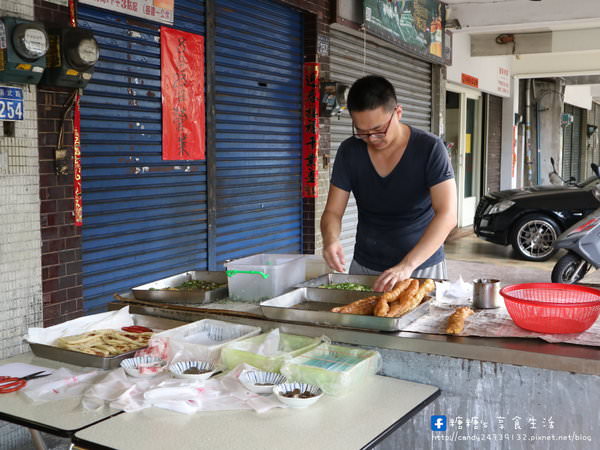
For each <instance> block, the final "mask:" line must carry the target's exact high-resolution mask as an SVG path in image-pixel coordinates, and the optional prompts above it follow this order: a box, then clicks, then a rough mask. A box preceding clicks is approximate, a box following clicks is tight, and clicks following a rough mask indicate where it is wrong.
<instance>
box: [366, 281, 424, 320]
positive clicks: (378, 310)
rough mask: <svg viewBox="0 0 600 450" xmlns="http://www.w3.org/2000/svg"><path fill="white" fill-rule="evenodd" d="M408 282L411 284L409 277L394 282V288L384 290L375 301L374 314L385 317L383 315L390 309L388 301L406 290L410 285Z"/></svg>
mask: <svg viewBox="0 0 600 450" xmlns="http://www.w3.org/2000/svg"><path fill="white" fill-rule="evenodd" d="M410 284H411V279H410V278H409V279H407V280H403V281H399V282H398V283H396V284H395V286H394V289H392V290H391V291H389V292H386V293H385V294H383V295H382V296H381V297H379V300H378V302H377V305H375V309H374V311H373V313H374V314H375V315H376V316H379V317H385V315H386V314H387V313H388V311H389V310H390V303H391V302H393V301H395V300H396V299H397V298H399V297H400V296H401V295H402V294H403V293H404V292H405V291H406V289H407V288H408V287H409V286H410ZM417 286H418V283H417Z"/></svg>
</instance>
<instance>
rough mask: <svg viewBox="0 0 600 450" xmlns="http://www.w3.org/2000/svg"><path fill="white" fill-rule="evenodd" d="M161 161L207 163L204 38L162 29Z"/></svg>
mask: <svg viewBox="0 0 600 450" xmlns="http://www.w3.org/2000/svg"><path fill="white" fill-rule="evenodd" d="M160 69H161V76H160V78H161V80H160V86H161V91H162V159H163V160H169V161H173V160H198V159H205V143H204V136H205V125H204V120H205V97H204V37H203V36H199V35H197V34H192V33H187V32H185V31H179V30H174V29H172V28H168V27H160Z"/></svg>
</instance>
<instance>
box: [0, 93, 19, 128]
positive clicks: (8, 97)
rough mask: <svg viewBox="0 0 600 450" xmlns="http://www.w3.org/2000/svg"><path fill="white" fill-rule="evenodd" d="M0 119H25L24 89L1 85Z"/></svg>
mask: <svg viewBox="0 0 600 450" xmlns="http://www.w3.org/2000/svg"><path fill="white" fill-rule="evenodd" d="M0 120H23V89H21V88H13V87H2V86H0Z"/></svg>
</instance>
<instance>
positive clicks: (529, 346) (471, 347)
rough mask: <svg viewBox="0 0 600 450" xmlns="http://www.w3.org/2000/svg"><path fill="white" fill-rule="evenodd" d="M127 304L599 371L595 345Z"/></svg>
mask: <svg viewBox="0 0 600 450" xmlns="http://www.w3.org/2000/svg"><path fill="white" fill-rule="evenodd" d="M111 305H112V307H113V308H118V307H120V306H123V304H122V303H119V302H115V303H112V304H111ZM129 306H130V310H131V312H133V313H139V314H149V315H155V316H160V317H165V318H169V319H176V320H185V321H195V320H199V319H203V318H207V317H212V318H217V319H220V320H227V321H229V322H235V323H244V324H249V325H255V326H260V327H262V328H263V329H271V328H275V327H279V328H281V330H282V331H283V332H286V333H291V334H302V335H305V336H321V335H327V336H329V338H331V340H332V341H335V342H340V343H344V344H354V345H361V346H369V347H377V348H380V349H388V350H398V351H405V352H415V353H425V354H432V355H439V356H446V357H452V358H462V359H467V360H475V361H484V362H492V363H499V364H512V365H517V366H525V367H532V368H538V369H549V370H559V371H566V372H572V373H577V374H590V375H600V347H585V346H578V345H571V344H550V343H546V342H544V341H542V340H539V339H521V338H478V337H453V336H441V335H430V334H418V333H406V332H376V331H367V330H351V329H341V328H330V327H325V326H320V325H302V324H295V323H287V322H280V321H272V320H268V319H266V318H265V319H253V318H245V317H238V316H229V315H225V314H214V313H210V312H204V311H202V312H201V311H199V312H195V311H177V310H171V309H166V308H158V307H151V306H141V305H135V304H130V305H129Z"/></svg>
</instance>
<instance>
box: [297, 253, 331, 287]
mask: <svg viewBox="0 0 600 450" xmlns="http://www.w3.org/2000/svg"><path fill="white" fill-rule="evenodd" d="M303 258H304V266H305V267H306V269H305V270H306V274H305V277H304V281H308V280H312V279H313V278H317V277H320V276H321V275H325V274H328V273H332V272H333V269H331V268H330V267H329V266H328V265H327V263H326V262H325V260H324V259H323V256H321V255H303Z"/></svg>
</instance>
